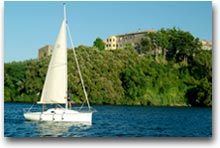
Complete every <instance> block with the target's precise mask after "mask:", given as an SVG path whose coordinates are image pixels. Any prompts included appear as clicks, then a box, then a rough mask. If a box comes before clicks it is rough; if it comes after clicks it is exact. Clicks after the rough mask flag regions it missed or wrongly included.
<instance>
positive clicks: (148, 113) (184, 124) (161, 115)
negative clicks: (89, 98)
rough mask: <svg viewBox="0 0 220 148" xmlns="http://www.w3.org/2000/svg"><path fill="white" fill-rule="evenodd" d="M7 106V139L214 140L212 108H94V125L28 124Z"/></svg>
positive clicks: (18, 106) (19, 110)
mask: <svg viewBox="0 0 220 148" xmlns="http://www.w3.org/2000/svg"><path fill="white" fill-rule="evenodd" d="M30 106H31V104H23V103H5V105H4V135H5V137H211V136H212V108H195V107H190V108H187V107H142V106H93V107H94V108H95V109H96V110H97V111H98V112H95V113H94V114H93V123H92V126H83V125H77V126H76V125H75V126H72V125H69V124H68V123H62V122H55V123H53V122H33V121H25V119H24V117H23V108H28V107H30Z"/></svg>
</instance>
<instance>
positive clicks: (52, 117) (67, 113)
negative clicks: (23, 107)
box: [24, 108, 92, 125]
mask: <svg viewBox="0 0 220 148" xmlns="http://www.w3.org/2000/svg"><path fill="white" fill-rule="evenodd" d="M24 117H25V119H26V120H32V121H56V122H57V121H58V122H59V121H61V122H73V123H76V124H88V125H91V124H92V112H79V111H75V110H68V109H62V108H56V109H54V108H52V109H48V110H47V111H45V112H27V113H24Z"/></svg>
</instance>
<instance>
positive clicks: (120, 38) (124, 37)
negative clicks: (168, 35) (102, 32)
mask: <svg viewBox="0 0 220 148" xmlns="http://www.w3.org/2000/svg"><path fill="white" fill-rule="evenodd" d="M148 32H155V31H154V30H146V31H138V32H132V33H126V34H119V35H115V36H110V37H108V38H107V39H106V41H105V49H106V50H115V49H117V48H124V47H125V45H126V44H128V43H131V44H132V46H134V47H136V46H137V44H138V43H139V42H140V40H141V38H143V37H144V35H145V34H146V33H148Z"/></svg>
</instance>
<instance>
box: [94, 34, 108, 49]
mask: <svg viewBox="0 0 220 148" xmlns="http://www.w3.org/2000/svg"><path fill="white" fill-rule="evenodd" d="M93 46H94V47H96V48H98V49H99V50H100V51H102V50H105V43H104V42H103V40H102V39H101V38H99V37H98V38H96V40H95V41H94V42H93Z"/></svg>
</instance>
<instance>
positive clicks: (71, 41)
mask: <svg viewBox="0 0 220 148" xmlns="http://www.w3.org/2000/svg"><path fill="white" fill-rule="evenodd" d="M66 26H67V32H68V35H69V38H70V43H71V46H72V50H73V54H74V57H75V62H76V66H77V69H78V72H79V77H80V80H81V83H82V87H83V91H84V94H85V98H86V101H87V105H88V108H89V110H90V104H89V100H88V95H87V92H86V88H85V85H84V81H83V78H82V74H81V71H80V67H79V63H78V60H77V56H76V52H75V49H74V45H73V40H72V36H71V34H70V29H69V25H68V24H66Z"/></svg>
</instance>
